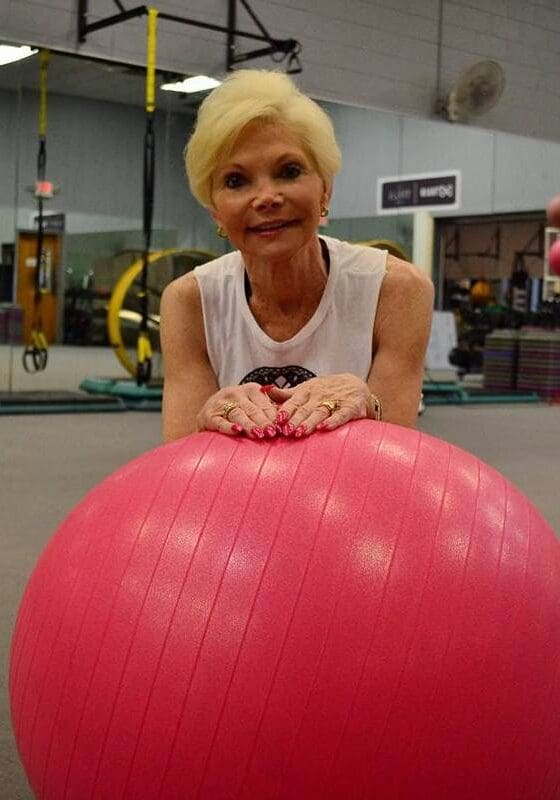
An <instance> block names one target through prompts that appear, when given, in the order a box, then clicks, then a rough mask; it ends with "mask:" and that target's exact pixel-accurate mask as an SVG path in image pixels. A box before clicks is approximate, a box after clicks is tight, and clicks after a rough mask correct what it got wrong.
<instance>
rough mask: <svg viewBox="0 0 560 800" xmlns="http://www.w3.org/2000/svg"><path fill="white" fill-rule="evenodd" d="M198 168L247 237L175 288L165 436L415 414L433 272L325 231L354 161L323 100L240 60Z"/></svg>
mask: <svg viewBox="0 0 560 800" xmlns="http://www.w3.org/2000/svg"><path fill="white" fill-rule="evenodd" d="M186 167H187V173H188V177H189V181H190V185H191V189H192V191H193V194H194V195H195V197H196V198H197V199H198V200H199V201H200V202H201V203H202V204H203V205H204V206H206V207H207V208H208V209H209V210H210V213H211V214H212V217H213V218H214V220H215V222H216V223H217V225H218V231H219V233H220V234H221V235H224V236H227V237H228V238H229V240H230V242H231V243H232V245H233V246H234V247H235V248H236V250H235V252H233V253H229V254H227V255H225V256H222V257H221V258H217V259H215V260H214V261H211V262H210V263H208V264H205V265H203V266H202V267H198V268H197V269H195V270H194V271H193V272H192V273H188V274H186V275H184V276H182V277H180V278H178V279H177V280H175V281H173V282H172V283H171V284H170V285H169V286H168V287H167V288H166V290H165V292H164V294H163V298H162V304H161V341H162V349H163V355H164V360H165V387H164V396H163V433H164V439H165V440H166V441H169V440H172V439H176V438H178V437H182V436H186V435H188V434H190V433H193V432H195V431H197V430H213V431H220V432H221V433H224V434H228V435H233V436H236V435H237V436H238V435H245V436H248V437H250V438H252V439H264V438H272V437H274V436H277V435H284V436H294V437H296V438H299V437H301V436H306V435H309V434H312V433H314V432H315V431H318V430H321V431H328V430H333V429H334V428H337V427H339V426H340V425H343V424H344V423H346V422H349V421H350V420H353V419H360V418H364V417H370V418H372V419H381V418H383V419H384V420H387V421H389V422H393V423H397V424H401V425H408V426H412V425H414V422H415V419H416V417H417V413H418V407H419V401H420V397H421V386H422V377H423V368H424V356H425V352H426V348H427V344H428V338H429V332H430V325H431V314H432V304H433V287H432V283H431V281H430V280H429V279H428V278H427V277H426V276H425V274H424V273H423V272H422V271H421V270H420V269H418V268H416V267H414V266H413V265H411V264H408V263H407V262H405V261H402V260H400V259H398V258H395V257H393V256H390V255H388V254H387V253H386V252H385V251H381V250H376V249H374V248H367V247H360V246H357V245H350V244H348V243H345V242H341V241H338V240H336V239H332V238H330V237H325V236H322V237H321V238H319V236H318V235H317V229H318V226H319V222H320V219H321V217H324V216H326V215H327V213H328V206H329V201H330V197H331V191H332V184H333V178H334V176H335V174H336V172H337V171H338V169H339V167H340V151H339V149H338V145H337V143H336V140H335V137H334V131H333V128H332V124H331V122H330V119H329V117H328V116H327V115H326V114H325V113H324V112H323V111H322V109H321V108H320V107H319V106H318V105H317V104H316V103H315V102H314V101H312V100H311V99H310V98H308V97H306V96H305V95H303V94H302V93H301V92H299V91H298V90H297V88H296V87H295V85H294V84H293V83H292V81H291V80H290V79H289V78H288V77H287V76H286V75H283V74H279V73H270V72H261V71H255V70H243V71H239V72H235V73H233V74H232V75H231V76H230V77H228V78H227V80H226V81H224V83H223V84H221V85H220V86H219V87H217V88H216V89H214V91H213V92H212V93H211V94H210V95H209V96H208V97H207V98H206V99H205V101H204V102H203V103H202V105H201V107H200V111H199V115H198V120H197V125H196V128H195V131H194V133H193V135H192V137H191V139H190V141H189V143H188V146H187V149H186Z"/></svg>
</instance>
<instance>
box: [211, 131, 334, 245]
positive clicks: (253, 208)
mask: <svg viewBox="0 0 560 800" xmlns="http://www.w3.org/2000/svg"><path fill="white" fill-rule="evenodd" d="M329 195H330V187H327V186H326V185H325V183H324V182H323V180H322V178H321V177H320V176H319V175H318V173H317V171H316V169H315V166H314V164H313V162H312V161H311V159H310V158H309V156H308V155H307V154H306V153H305V151H304V150H303V149H302V147H301V144H300V141H299V139H298V137H297V136H296V135H295V134H294V133H292V132H291V131H290V130H289V129H288V128H286V127H285V126H284V125H281V124H277V123H263V122H259V121H257V122H252V123H250V124H249V125H247V127H246V128H245V129H244V131H243V132H242V133H241V135H240V137H239V139H238V140H237V142H236V144H235V146H234V148H233V150H232V152H231V153H230V155H229V156H228V158H227V159H226V160H224V161H223V162H221V163H220V164H218V167H217V169H216V171H215V173H214V176H213V179H212V200H213V204H214V207H213V210H212V216H213V217H214V219H215V221H216V222H217V223H218V225H220V226H221V227H222V228H223V229H224V230H225V232H226V234H227V236H228V238H229V240H230V241H231V243H232V244H233V245H234V246H235V247H236V248H238V249H239V250H241V251H242V252H243V253H244V254H246V255H249V256H260V257H269V258H282V257H286V258H288V257H290V256H291V255H294V254H295V253H296V252H297V251H298V250H300V249H301V248H302V247H303V246H304V245H305V244H307V243H308V242H309V241H310V240H311V239H312V238H313V237H314V236H315V234H316V232H317V226H318V224H319V218H320V214H321V206H326V205H328V200H329Z"/></svg>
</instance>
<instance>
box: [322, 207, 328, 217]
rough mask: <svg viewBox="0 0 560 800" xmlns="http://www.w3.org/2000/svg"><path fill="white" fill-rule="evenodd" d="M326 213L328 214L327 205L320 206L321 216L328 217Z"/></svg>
mask: <svg viewBox="0 0 560 800" xmlns="http://www.w3.org/2000/svg"><path fill="white" fill-rule="evenodd" d="M328 215H329V209H328V208H327V206H321V216H322V217H328Z"/></svg>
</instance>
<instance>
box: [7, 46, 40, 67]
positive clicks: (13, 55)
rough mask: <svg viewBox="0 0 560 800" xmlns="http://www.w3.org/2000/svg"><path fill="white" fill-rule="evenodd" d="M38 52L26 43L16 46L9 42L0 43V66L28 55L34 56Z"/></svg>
mask: <svg viewBox="0 0 560 800" xmlns="http://www.w3.org/2000/svg"><path fill="white" fill-rule="evenodd" d="M38 52H39V51H38V50H37V49H36V48H34V47H28V46H27V45H25V46H21V47H16V46H14V45H9V44H0V67H3V66H4V65H5V64H13V63H14V61H21V60H22V58H29V56H34V55H35V53H38Z"/></svg>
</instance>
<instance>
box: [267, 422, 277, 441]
mask: <svg viewBox="0 0 560 800" xmlns="http://www.w3.org/2000/svg"><path fill="white" fill-rule="evenodd" d="M264 432H265V434H266V436H268V438H269V439H273V438H274V437H275V436H276V434H277V432H278V431H277V430H276V428H275V426H274V425H267V426H266V428H265V429H264Z"/></svg>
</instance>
